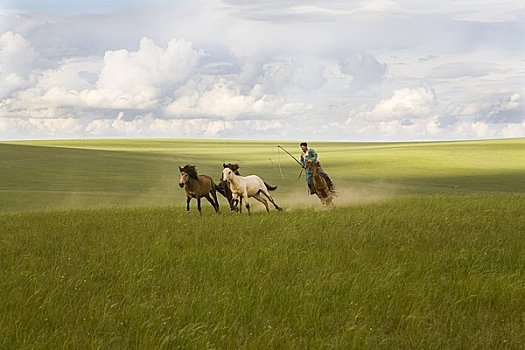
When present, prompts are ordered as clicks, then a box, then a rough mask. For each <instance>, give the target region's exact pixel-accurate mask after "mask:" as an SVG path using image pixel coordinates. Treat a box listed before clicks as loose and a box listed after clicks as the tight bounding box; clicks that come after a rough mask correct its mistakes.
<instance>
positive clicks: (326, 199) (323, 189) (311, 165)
mask: <svg viewBox="0 0 525 350" xmlns="http://www.w3.org/2000/svg"><path fill="white" fill-rule="evenodd" d="M306 168H307V169H312V184H313V188H314V191H315V194H316V195H317V197H319V199H320V200H321V203H322V204H323V205H326V206H327V207H331V206H332V200H333V198H334V196H335V192H334V191H330V188H329V187H328V183H327V182H326V180H325V179H324V177H323V176H322V175H321V174H319V170H320V168H321V166H320V165H319V161H317V160H315V161H308V162H306Z"/></svg>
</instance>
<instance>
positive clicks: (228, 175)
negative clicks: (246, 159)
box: [221, 168, 234, 181]
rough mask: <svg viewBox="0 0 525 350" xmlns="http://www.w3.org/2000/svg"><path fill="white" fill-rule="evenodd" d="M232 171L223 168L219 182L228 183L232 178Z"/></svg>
mask: <svg viewBox="0 0 525 350" xmlns="http://www.w3.org/2000/svg"><path fill="white" fill-rule="evenodd" d="M233 175H234V174H233V170H231V169H230V168H224V170H223V171H222V178H221V180H222V181H230V180H231V178H232V176H233Z"/></svg>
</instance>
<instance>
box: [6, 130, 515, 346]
mask: <svg viewBox="0 0 525 350" xmlns="http://www.w3.org/2000/svg"><path fill="white" fill-rule="evenodd" d="M276 144H277V143H274V142H242V141H202V140H200V141H199V140H85V141H34V142H14V143H0V170H1V172H0V212H1V213H0V330H1V334H2V336H1V337H0V348H1V349H25V348H27V349H57V348H75V349H76V348H78V349H80V348H82V349H86V348H96V349H152V348H158V349H176V348H182V349H233V348H242V349H305V348H313V349H364V348H368V349H378V348H383V349H406V348H415V349H457V348H462V349H463V348H476V349H499V348H512V349H514V348H523V347H524V346H525V336H524V334H525V322H524V318H523V310H524V308H525V305H524V300H525V299H524V298H523V295H525V283H524V281H525V270H524V269H523V266H524V265H525V240H523V232H525V210H524V209H523V208H525V181H523V179H525V159H524V155H523V149H524V146H525V139H513V140H495V141H476V142H442V143H385V144H379V143H376V144H363V143H317V144H312V147H313V148H315V149H316V150H317V151H318V152H319V153H320V155H321V161H322V163H323V166H324V168H325V170H327V171H328V172H329V173H330V175H331V176H332V177H333V178H334V180H335V182H336V184H337V187H338V189H339V192H340V196H339V197H338V198H337V201H336V205H337V207H336V208H335V209H333V210H317V208H319V203H318V201H316V199H315V198H313V196H310V197H308V195H307V194H306V190H305V183H304V179H300V180H297V175H298V172H299V171H298V170H299V169H298V168H297V166H296V165H295V163H294V162H293V161H292V160H291V159H289V158H288V156H286V155H283V154H282V153H281V154H280V155H278V154H277V150H276ZM282 145H283V146H284V147H286V148H287V149H289V150H292V151H294V153H297V148H298V147H297V144H296V143H282ZM223 161H225V162H239V163H240V164H241V172H242V173H243V174H250V173H255V174H259V175H261V176H262V177H263V178H264V179H265V180H267V181H268V182H270V183H272V184H276V185H278V186H279V189H278V190H277V191H276V192H275V196H274V197H275V199H276V200H277V201H278V202H280V203H283V204H284V206H285V207H286V208H287V209H288V210H286V211H285V212H276V211H273V212H271V213H270V214H266V213H264V212H258V213H257V212H256V213H254V214H253V215H251V216H248V215H239V214H235V213H229V212H228V211H227V210H226V201H225V200H224V199H222V200H221V205H222V207H223V213H222V214H215V213H213V210H212V209H211V207H210V206H209V205H207V203H204V205H203V215H202V216H199V215H198V214H197V212H196V210H195V209H194V212H193V213H190V214H187V213H185V208H184V203H185V201H184V191H183V190H181V189H180V188H179V187H178V186H177V181H178V165H183V164H186V163H190V164H195V165H197V166H198V168H199V170H200V171H201V172H202V173H206V174H209V175H212V176H213V177H214V178H216V179H218V177H219V175H220V173H221V170H222V162H223ZM279 163H280V164H281V170H282V174H283V175H284V178H283V176H282V175H281V171H280V170H279V166H278V164H279ZM253 204H254V205H253V206H254V207H255V206H257V205H258V204H255V203H253ZM260 209H261V208H260V207H259V210H260ZM312 209H314V210H312Z"/></svg>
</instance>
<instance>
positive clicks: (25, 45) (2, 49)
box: [0, 31, 38, 98]
mask: <svg viewBox="0 0 525 350" xmlns="http://www.w3.org/2000/svg"><path fill="white" fill-rule="evenodd" d="M37 60H38V53H37V52H36V51H35V50H34V49H33V48H32V46H31V44H30V43H29V42H28V41H27V40H26V39H25V38H24V37H22V36H21V35H20V34H16V33H13V32H11V31H8V32H6V33H3V34H2V35H1V36H0V98H5V97H7V96H9V95H11V94H12V93H13V92H15V91H17V90H20V89H23V88H26V87H28V86H30V85H31V84H33V83H34V82H35V75H34V74H33V69H34V65H35V63H36V61H37Z"/></svg>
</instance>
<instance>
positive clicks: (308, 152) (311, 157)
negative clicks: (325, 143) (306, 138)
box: [300, 142, 334, 194]
mask: <svg viewBox="0 0 525 350" xmlns="http://www.w3.org/2000/svg"><path fill="white" fill-rule="evenodd" d="M300 146H301V164H302V166H303V168H304V169H305V172H306V183H307V184H308V188H309V189H310V194H315V190H314V187H313V178H312V176H313V174H312V169H308V168H306V163H307V162H309V161H312V162H314V161H316V160H317V158H318V155H317V152H316V151H315V150H314V149H313V148H308V144H307V143H306V142H301V145H300ZM319 170H320V172H319V174H320V175H321V176H322V177H323V178H324V179H325V180H326V183H327V185H328V188H329V189H330V191H334V183H333V182H332V180H331V179H330V177H329V176H328V174H327V173H325V172H324V171H323V170H322V169H319Z"/></svg>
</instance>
